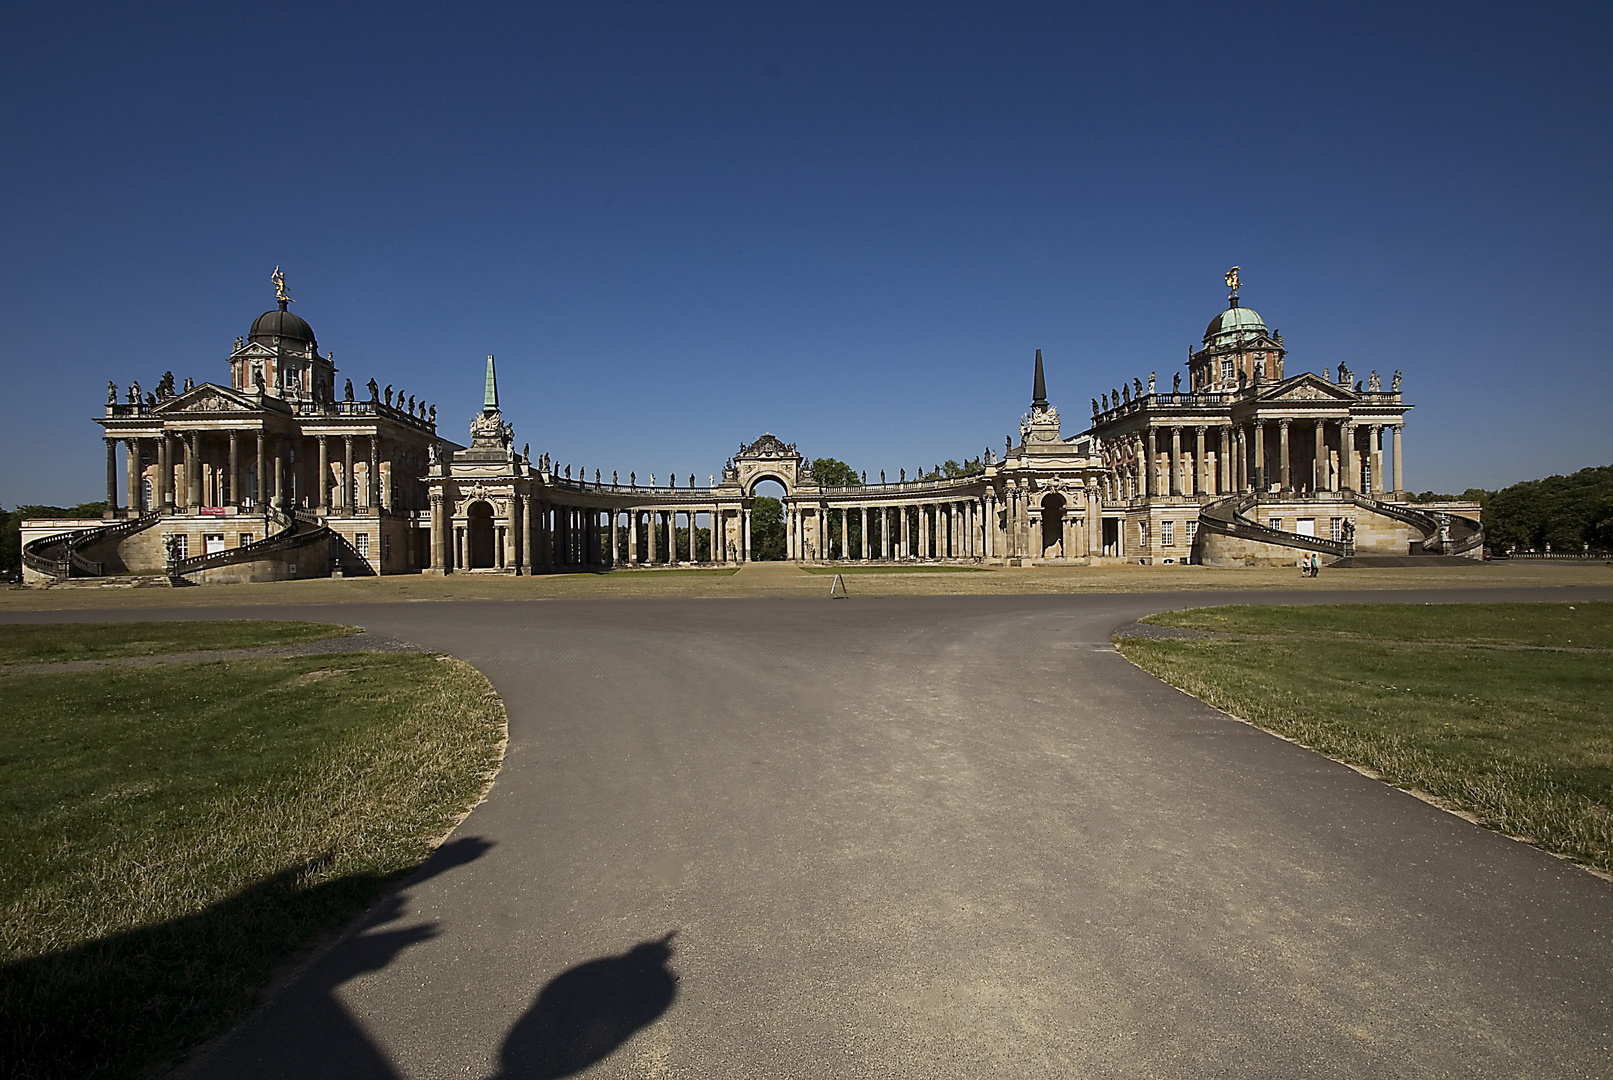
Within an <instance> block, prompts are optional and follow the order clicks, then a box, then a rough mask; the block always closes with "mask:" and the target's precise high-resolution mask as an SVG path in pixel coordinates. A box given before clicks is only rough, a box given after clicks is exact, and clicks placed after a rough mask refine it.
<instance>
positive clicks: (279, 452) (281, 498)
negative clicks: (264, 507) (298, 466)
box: [274, 439, 286, 510]
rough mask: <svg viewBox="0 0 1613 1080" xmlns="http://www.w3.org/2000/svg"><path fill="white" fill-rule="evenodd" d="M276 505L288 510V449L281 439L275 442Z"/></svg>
mask: <svg viewBox="0 0 1613 1080" xmlns="http://www.w3.org/2000/svg"><path fill="white" fill-rule="evenodd" d="M274 505H275V506H276V507H277V508H279V509H281V510H284V509H285V508H286V448H285V446H284V445H282V441H281V440H280V439H276V440H275V448H274Z"/></svg>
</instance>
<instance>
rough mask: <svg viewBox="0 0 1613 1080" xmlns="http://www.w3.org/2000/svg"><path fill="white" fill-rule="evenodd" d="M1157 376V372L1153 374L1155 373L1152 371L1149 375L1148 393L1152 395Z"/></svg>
mask: <svg viewBox="0 0 1613 1080" xmlns="http://www.w3.org/2000/svg"><path fill="white" fill-rule="evenodd" d="M1156 374H1157V372H1153V371H1150V372H1149V373H1148V392H1149V393H1150V394H1152V393H1153V392H1154V376H1155V375H1156Z"/></svg>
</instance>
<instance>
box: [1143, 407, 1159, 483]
mask: <svg viewBox="0 0 1613 1080" xmlns="http://www.w3.org/2000/svg"><path fill="white" fill-rule="evenodd" d="M1143 453H1144V454H1145V455H1146V458H1145V461H1146V468H1145V469H1144V470H1143V494H1144V495H1146V496H1149V497H1152V496H1154V495H1158V494H1159V477H1158V476H1157V475H1156V471H1157V470H1158V468H1159V457H1158V448H1157V443H1156V441H1155V439H1154V425H1152V424H1150V425H1148V442H1147V446H1146V447H1145V448H1144V450H1143Z"/></svg>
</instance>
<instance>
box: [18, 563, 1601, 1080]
mask: <svg viewBox="0 0 1613 1080" xmlns="http://www.w3.org/2000/svg"><path fill="white" fill-rule="evenodd" d="M1568 592H1572V594H1573V595H1574V596H1576V597H1578V598H1581V599H1605V598H1613V590H1609V589H1601V588H1579V589H1574V590H1498V589H1486V590H1482V591H1475V592H1466V593H1458V592H1452V591H1445V592H1406V593H1382V592H1376V593H1355V594H1347V593H1333V594H1329V593H1325V592H1316V591H1311V592H1307V593H1306V594H1304V596H1303V597H1300V596H1297V595H1296V596H1290V595H1287V594H1281V593H1273V592H1262V593H1259V594H1258V595H1251V596H1247V597H1246V598H1245V599H1247V600H1249V601H1252V602H1260V603H1270V602H1285V601H1299V602H1316V601H1319V600H1341V599H1343V600H1371V601H1377V602H1382V601H1396V600H1401V601H1423V600H1429V601H1436V602H1440V601H1450V600H1461V599H1473V600H1485V601H1500V600H1514V599H1559V598H1562V597H1564V595H1565V593H1568ZM1236 599H1238V597H1237V596H1236V595H1233V594H1226V595H1215V594H1206V593H1202V592H1201V593H1194V594H1191V595H1179V596H1173V595H1170V594H1160V593H1154V594H1149V595H1108V596H1104V595H1083V596H996V597H994V596H934V597H883V598H864V597H857V596H853V597H852V598H851V599H849V600H836V601H829V600H827V599H793V598H783V599H750V600H699V599H689V600H657V601H642V600H613V601H564V600H557V601H547V602H463V603H431V604H427V603H416V604H408V603H400V604H388V605H374V606H363V607H360V606H315V607H298V608H264V607H256V608H253V609H252V610H251V611H250V612H249V614H250V616H251V617H269V618H279V617H297V618H313V619H320V620H330V621H341V622H347V623H354V624H358V625H362V626H364V627H366V628H368V629H369V630H371V631H373V632H377V633H381V634H386V635H390V636H393V637H397V638H402V639H405V640H408V641H412V642H416V643H418V644H420V645H423V646H426V647H428V648H431V649H436V650H441V651H444V652H451V653H453V654H455V655H457V656H460V657H462V658H464V659H465V660H467V661H469V662H471V663H473V664H475V665H476V666H477V667H479V668H480V669H481V670H483V671H484V672H485V673H486V674H487V675H488V677H489V678H490V679H491V680H492V681H493V683H494V685H495V686H496V687H497V689H498V690H499V692H500V693H501V694H502V695H503V697H504V700H505V703H506V705H507V707H508V711H509V718H510V745H509V752H508V757H507V759H506V761H505V764H504V767H503V771H502V772H501V774H500V776H499V779H498V781H497V783H496V784H495V786H494V788H493V790H492V792H491V794H490V795H489V797H488V799H487V801H486V802H485V803H484V804H483V805H481V806H480V807H478V808H477V809H476V810H475V812H474V813H473V814H472V815H471V816H470V818H469V819H468V820H467V821H466V822H465V823H464V824H463V825H462V826H461V827H460V829H459V830H458V832H457V833H456V834H455V835H454V837H453V838H452V839H451V840H450V841H449V843H448V844H447V845H446V846H445V847H444V849H443V850H442V851H441V852H439V853H438V855H437V856H436V857H435V858H434V859H433V861H432V862H431V863H429V864H428V865H427V867H426V868H425V869H424V870H423V871H422V872H421V874H419V875H417V877H416V879H415V880H414V881H412V882H411V883H410V884H409V885H407V886H406V887H405V888H404V889H403V890H402V891H401V892H400V893H399V894H398V895H397V896H396V897H394V898H392V899H391V900H389V901H387V902H385V903H383V904H382V905H381V906H380V907H379V908H378V909H377V910H376V911H375V912H373V913H372V914H371V916H370V917H369V918H368V919H367V920H366V922H365V923H364V925H363V926H362V927H360V928H358V929H356V930H355V931H354V932H353V933H352V934H350V935H349V936H348V937H346V938H345V939H344V940H342V941H341V942H340V943H339V944H337V945H336V946H335V947H334V948H333V949H331V950H330V951H329V952H328V953H326V954H325V955H324V956H323V957H322V958H321V959H320V960H318V961H317V962H316V963H314V964H313V965H312V966H311V967H310V968H309V969H307V970H306V971H305V972H303V974H302V975H301V976H300V977H299V978H298V979H297V980H296V981H295V982H294V984H293V985H291V986H290V987H289V988H288V989H286V990H285V991H284V992H283V993H282V994H280V995H279V996H278V997H277V998H276V999H275V1000H274V1002H273V1003H272V1004H271V1005H270V1006H269V1007H268V1008H267V1009H266V1010H264V1011H263V1012H262V1013H261V1014H259V1015H258V1016H257V1017H256V1018H254V1019H253V1020H252V1021H250V1022H249V1023H248V1024H246V1025H245V1026H244V1027H243V1028H241V1029H239V1030H238V1031H237V1032H235V1033H234V1034H233V1035H232V1036H230V1037H228V1038H227V1039H226V1040H225V1041H224V1042H223V1043H222V1044H221V1045H220V1046H218V1047H217V1048H216V1050H215V1052H214V1053H213V1054H212V1055H211V1057H209V1058H208V1059H207V1060H206V1061H205V1062H203V1064H202V1067H201V1068H200V1069H198V1070H196V1071H195V1072H194V1074H193V1075H195V1076H199V1077H208V1078H212V1077H220V1078H223V1077H229V1078H252V1077H309V1076H343V1077H354V1078H363V1077H378V1078H379V1077H408V1078H447V1077H493V1076H497V1077H503V1078H510V1080H514V1078H518V1077H519V1078H539V1077H559V1076H569V1075H584V1074H586V1075H587V1076H590V1077H593V1076H598V1077H690V1078H694V1077H734V1078H740V1077H744V1078H760V1077H802V1078H806V1077H814V1078H816V1077H915V1078H924V1080H939V1078H952V1077H957V1078H966V1077H967V1078H974V1077H981V1076H1004V1077H1044V1076H1045V1077H1083V1076H1113V1077H1144V1076H1146V1077H1160V1078H1165V1077H1182V1078H1187V1077H1193V1078H1202V1077H1217V1076H1225V1077H1282V1078H1285V1080H1286V1078H1292V1077H1300V1076H1345V1075H1348V1076H1356V1077H1414V1076H1475V1077H1477V1076H1485V1077H1494V1076H1524V1075H1527V1076H1534V1077H1545V1076H1591V1075H1605V1070H1606V1068H1607V1062H1608V1060H1609V1058H1608V1050H1609V1038H1610V1037H1609V1032H1610V1031H1613V1027H1610V1025H1613V942H1610V940H1609V928H1610V927H1613V885H1610V884H1609V883H1607V882H1606V881H1603V880H1601V879H1599V878H1597V877H1594V876H1592V875H1591V874H1589V873H1586V872H1585V871H1583V870H1580V869H1577V868H1575V867H1573V866H1571V865H1569V864H1568V863H1565V862H1562V861H1560V860H1558V859H1555V858H1553V857H1551V856H1549V855H1546V854H1543V853H1542V852H1540V851H1538V850H1536V849H1534V848H1532V847H1529V846H1527V845H1525V844H1521V843H1518V842H1516V841H1513V840H1509V839H1507V838H1505V837H1503V836H1500V835H1497V834H1495V833H1492V832H1489V831H1486V830H1484V829H1481V828H1478V827H1476V826H1473V825H1471V824H1469V823H1467V822H1465V821H1463V820H1461V819H1459V818H1457V817H1455V816H1452V815H1450V814H1447V813H1445V812H1443V811H1440V810H1438V809H1436V808H1434V807H1431V806H1429V805H1427V804H1425V803H1423V802H1420V801H1418V800H1417V799H1416V798H1414V797H1412V796H1410V795H1407V794H1404V793H1402V792H1399V791H1396V790H1394V789H1392V788H1389V787H1386V786H1384V785H1382V784H1380V783H1378V782H1376V781H1373V780H1371V779H1368V778H1366V777H1364V776H1362V775H1360V774H1358V773H1356V772H1354V771H1352V770H1351V769H1349V768H1346V767H1344V766H1342V765H1338V764H1335V763H1333V762H1331V761H1328V760H1326V759H1324V758H1322V757H1320V756H1318V755H1316V754H1313V753H1311V752H1309V751H1307V750H1305V749H1302V748H1300V747H1298V746H1296V745H1293V744H1291V743H1287V742H1284V741H1282V740H1280V739H1277V738H1275V737H1272V736H1270V735H1267V734H1264V733H1262V732H1260V731H1258V730H1256V729H1254V728H1252V727H1249V726H1246V725H1244V724H1241V723H1238V722H1236V721H1234V720H1231V719H1229V718H1228V717H1226V716H1225V715H1224V714H1222V713H1219V712H1217V711H1216V710H1214V709H1211V708H1209V707H1207V706H1205V705H1202V704H1200V703H1199V702H1197V701H1195V700H1193V699H1192V698H1189V697H1187V696H1186V695H1184V694H1181V693H1179V692H1178V691H1176V690H1174V689H1172V688H1170V687H1169V686H1166V685H1164V684H1162V683H1160V682H1159V681H1157V680H1156V679H1154V678H1153V677H1151V676H1149V675H1147V674H1144V673H1143V672H1141V671H1140V670H1138V669H1136V668H1135V667H1133V666H1132V665H1131V664H1129V663H1128V662H1127V661H1126V660H1125V659H1123V658H1122V657H1121V656H1120V655H1119V654H1118V653H1116V652H1115V650H1114V649H1113V647H1112V645H1111V644H1110V635H1111V633H1112V632H1113V631H1114V630H1115V629H1116V628H1117V627H1119V626H1121V625H1123V624H1125V623H1128V622H1130V621H1131V620H1133V619H1135V618H1136V617H1138V616H1139V615H1142V614H1146V613H1148V612H1151V611H1158V610H1161V609H1165V608H1170V607H1180V606H1188V605H1193V606H1197V605H1202V604H1206V603H1216V602H1227V601H1231V600H1236ZM166 614H167V615H169V616H171V617H176V618H195V617H201V618H208V617H217V616H218V615H221V614H226V615H227V614H228V612H220V611H219V610H217V609H212V610H198V611H190V612H179V611H174V612H171V613H166ZM93 617H94V615H93V613H86V612H71V613H66V612H63V613H52V614H47V613H21V612H16V613H12V614H10V615H8V616H7V618H8V620H22V619H26V620H30V621H36V620H54V619H73V620H79V619H86V618H93ZM116 617H119V618H143V619H149V618H154V617H164V613H159V612H151V611H141V612H138V613H134V612H130V613H126V614H120V615H118V616H116Z"/></svg>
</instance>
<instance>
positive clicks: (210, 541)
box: [202, 533, 224, 555]
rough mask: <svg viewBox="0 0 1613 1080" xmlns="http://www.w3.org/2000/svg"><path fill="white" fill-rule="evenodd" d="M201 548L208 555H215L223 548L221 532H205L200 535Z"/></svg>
mask: <svg viewBox="0 0 1613 1080" xmlns="http://www.w3.org/2000/svg"><path fill="white" fill-rule="evenodd" d="M202 550H203V551H205V552H206V553H207V554H209V555H217V554H218V553H219V552H221V551H223V550H224V534H223V533H207V534H206V535H205V536H203V537H202Z"/></svg>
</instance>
